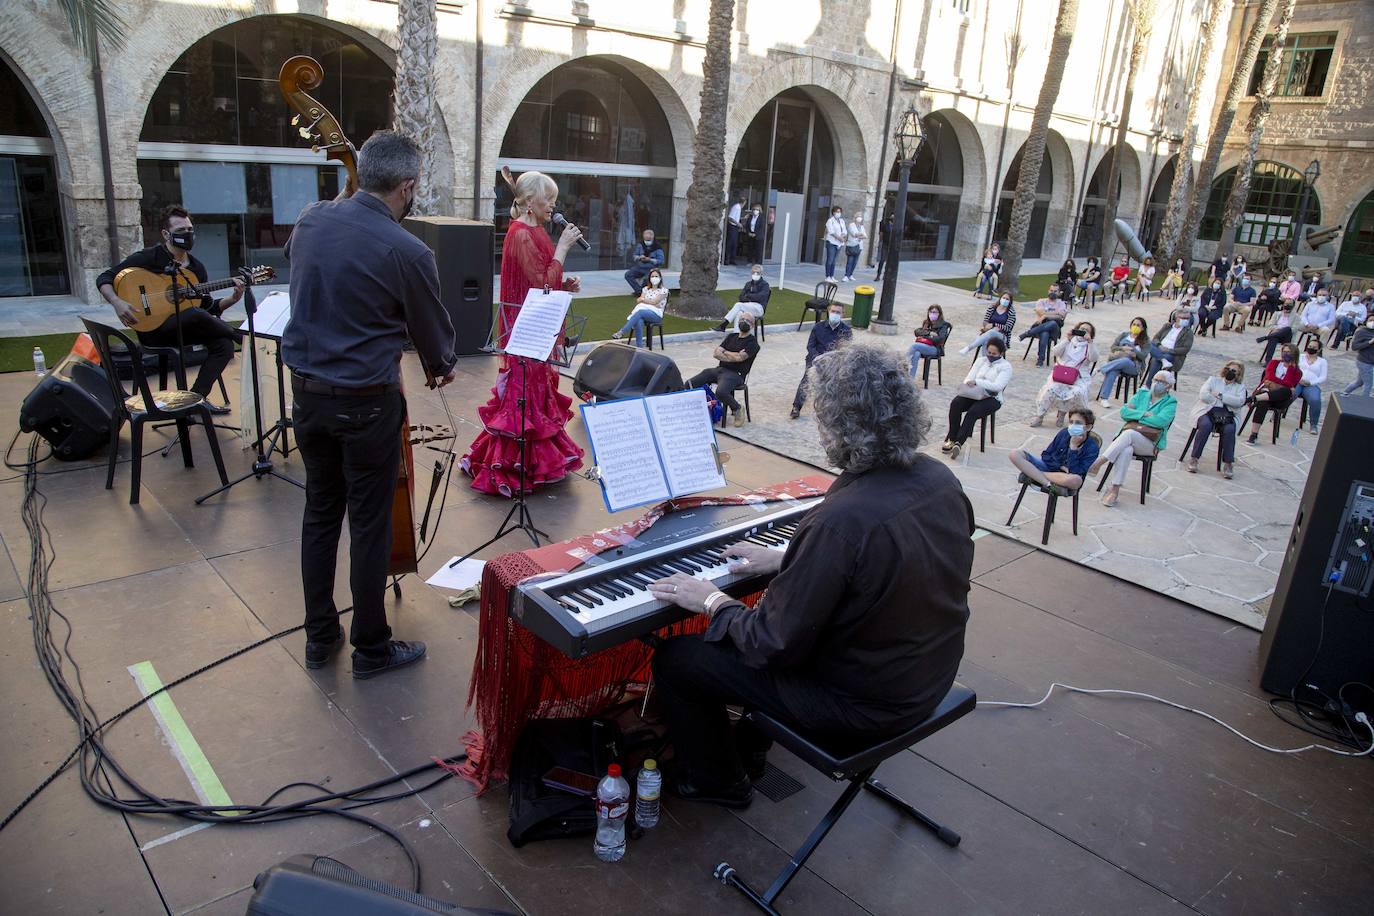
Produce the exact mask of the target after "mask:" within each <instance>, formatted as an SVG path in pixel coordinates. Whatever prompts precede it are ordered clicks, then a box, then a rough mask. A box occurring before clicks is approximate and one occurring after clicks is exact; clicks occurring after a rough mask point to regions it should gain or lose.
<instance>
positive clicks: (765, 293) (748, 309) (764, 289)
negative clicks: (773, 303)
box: [716, 264, 773, 331]
mask: <svg viewBox="0 0 1374 916" xmlns="http://www.w3.org/2000/svg"><path fill="white" fill-rule="evenodd" d="M772 295H773V290H772V288H771V287H770V286H769V285H768V281H767V280H765V279H763V265H762V264H755V265H753V268H752V269H751V270H750V272H749V279H748V280H746V281H745V282H744V288H743V289H741V290H740V291H739V301H738V302H736V303H735V304H734V305H732V306H730V311H728V312H726V313H725V317H724V318H722V319H721V321H720V324H718V325H716V330H717V331H724V330H725V329H727V328H729V327H730V326H731V325H734V326H735V330H739V320H740V316H747V317H749V318H750V319H752V320H753V322H754V324H756V325H757V324H761V323H762V322H763V313H764V312H766V311H767V310H768V300H769V299H770V298H771V297H772Z"/></svg>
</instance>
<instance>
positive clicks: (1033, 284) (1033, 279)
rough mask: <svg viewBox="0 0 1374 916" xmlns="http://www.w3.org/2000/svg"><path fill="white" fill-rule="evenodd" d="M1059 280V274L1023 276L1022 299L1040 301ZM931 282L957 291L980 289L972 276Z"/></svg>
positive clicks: (975, 277)
mask: <svg viewBox="0 0 1374 916" xmlns="http://www.w3.org/2000/svg"><path fill="white" fill-rule="evenodd" d="M1057 279H1058V275H1057V274H1022V275H1021V283H1020V286H1021V298H1022V299H1027V298H1030V299H1039V298H1040V297H1041V296H1043V295H1045V290H1047V289H1049V288H1050V284H1051V283H1053V282H1055V280H1057ZM930 282H931V283H939V284H941V285H942V286H952V287H954V288H955V289H966V290H968V291H969V292H973V291H974V290H975V289H977V288H978V277H977V276H975V275H972V274H971V275H969V276H967V277H946V278H945V279H943V280H931V281H930Z"/></svg>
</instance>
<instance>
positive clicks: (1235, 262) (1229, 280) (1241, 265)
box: [1226, 255, 1249, 289]
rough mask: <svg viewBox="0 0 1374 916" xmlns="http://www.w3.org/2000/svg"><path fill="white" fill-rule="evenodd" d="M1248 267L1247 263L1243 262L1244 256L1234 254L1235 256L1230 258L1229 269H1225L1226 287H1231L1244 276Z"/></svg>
mask: <svg viewBox="0 0 1374 916" xmlns="http://www.w3.org/2000/svg"><path fill="white" fill-rule="evenodd" d="M1248 269H1249V267H1248V265H1247V264H1246V263H1245V258H1244V257H1242V256H1241V255H1236V256H1235V257H1234V258H1233V259H1232V260H1231V269H1230V270H1229V271H1227V275H1226V288H1227V289H1230V288H1231V287H1233V286H1235V285H1236V284H1237V283H1239V282H1240V280H1241V277H1244V276H1245V274H1246V271H1247V270H1248Z"/></svg>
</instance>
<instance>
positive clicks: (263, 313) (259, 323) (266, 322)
mask: <svg viewBox="0 0 1374 916" xmlns="http://www.w3.org/2000/svg"><path fill="white" fill-rule="evenodd" d="M290 320H291V296H290V294H289V293H284V292H282V291H281V290H277V291H275V292H271V293H268V294H267V295H266V296H264V297H263V298H262V299H261V300H259V302H258V310H257V311H256V312H255V313H254V314H253V331H254V332H255V333H256V334H257V335H258V336H259V337H271V338H273V339H275V340H280V339H281V336H282V334H284V333H286V323H287V322H288V321H290Z"/></svg>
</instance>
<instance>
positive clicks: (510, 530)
mask: <svg viewBox="0 0 1374 916" xmlns="http://www.w3.org/2000/svg"><path fill="white" fill-rule="evenodd" d="M546 292H547V290H546ZM507 308H514V309H517V310H518V309H519V308H520V306H519V305H509V304H507V303H501V304H498V305H497V320H496V322H495V324H494V326H493V327H492V333H491V336H490V337H488V338H487V344H486V346H484V347H483V348H482V350H483V352H486V353H495V354H497V355H499V356H506V355H507V354H506V351H505V349H504V348H503V347H502V342H503V341H505V340H507V339H508V338H509V337H510V329H509V328H508V327H507V326H506V309H507ZM586 326H587V318H586V316H585V315H576V316H569V317H567V318H565V319H564V320H563V333H562V334H560V335H559V337H560V340H559V341H558V342H557V343H556V344H555V345H554V348H553V351H552V352H551V353H550V354H549V358H548V359H545V360H534V359H530V358H529V357H524V356H510V357H509V358H510V359H513V360H515V361H516V362H517V363H519V365H520V397H519V398H517V399H516V404H517V405H518V406H519V407H520V434H519V435H518V436H516V437H515V446H516V448H517V449H518V451H519V463H518V464H517V465H516V468H517V474H516V491H515V497H514V503H513V504H512V505H511V507H510V511H509V512H507V513H506V517H505V519H503V520H502V522H501V525H500V527H498V528H497V529H496V534H494V535H492V536H491V538H489V539H488V540H486V541H484V542H483V543H482V544H480V545H479V546H477V547H474V548H473V549H472V550H469V551H468V552H467V553H465V554H463V555H462V556H461V557H455V558H454V559H452V560H450V561H449V562H448V566H449V568H450V569H451V568H453V567H454V566H457V565H458V564H459V563H461V562H462V561H464V560H466V559H468V558H469V557H471V556H473V555H474V554H478V553H481V552H482V551H483V550H486V549H487V548H488V547H490V546H491V545H492V544H495V543H496V542H497V541H499V540H501V539H502V538H503V537H505V536H506V535H508V534H514V533H515V532H517V531H523V532H525V534H526V535H527V536H528V537H529V539H530V541H532V542H533V543H534V546H535V547H538V546H539V539H540V538H541V537H542V538H544V539H545V540H548V539H549V535H548V532H546V531H543V530H542V529H540V528H538V527H536V526H535V524H534V517H533V516H531V515H530V507H529V504H528V503H527V502H526V499H525V496H526V493H525V491H526V489H527V487H526V486H525V466H526V464H527V463H528V451H527V448H526V446H527V445H528V444H529V440H527V439H526V438H525V428H526V427H525V421H526V416H527V403H526V397H525V394H526V392H528V391H529V364H530V363H532V362H538V363H540V364H542V365H549V366H558V367H561V368H567V367H569V366H571V365H572V360H573V355H574V354H575V353H576V352H577V348H578V346H579V345H580V344H581V343H582V333H583V331H584V330H585V328H586ZM569 330H571V331H572V332H573V333H571V334H569V333H568V332H569ZM508 371H511V372H514V371H515V370H514V368H511V369H509V370H508Z"/></svg>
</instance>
